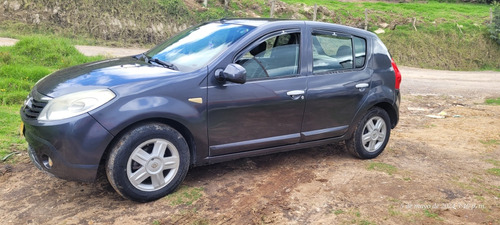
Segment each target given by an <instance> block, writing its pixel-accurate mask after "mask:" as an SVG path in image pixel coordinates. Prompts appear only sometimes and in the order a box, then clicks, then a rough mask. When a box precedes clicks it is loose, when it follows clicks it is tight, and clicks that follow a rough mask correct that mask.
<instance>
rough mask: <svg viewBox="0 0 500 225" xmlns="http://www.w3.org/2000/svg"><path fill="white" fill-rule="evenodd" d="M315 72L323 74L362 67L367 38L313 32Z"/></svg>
mask: <svg viewBox="0 0 500 225" xmlns="http://www.w3.org/2000/svg"><path fill="white" fill-rule="evenodd" d="M312 41H313V42H312V45H313V46H312V47H313V48H312V49H313V73H314V74H323V73H328V72H335V71H340V70H349V69H354V68H362V67H363V66H364V64H365V58H366V40H365V39H363V38H359V37H352V36H349V35H341V34H336V33H313V36H312Z"/></svg>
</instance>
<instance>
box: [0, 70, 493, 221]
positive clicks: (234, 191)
mask: <svg viewBox="0 0 500 225" xmlns="http://www.w3.org/2000/svg"><path fill="white" fill-rule="evenodd" d="M401 70H402V73H403V83H402V87H401V88H402V93H403V98H402V105H401V110H400V113H401V120H400V124H399V125H398V127H397V128H396V129H394V130H393V131H392V137H391V141H390V143H389V145H388V147H387V148H386V151H385V152H384V153H382V154H381V155H380V156H379V157H378V158H376V159H374V160H358V159H355V158H353V157H351V156H350V155H348V154H347V153H346V152H345V151H344V149H343V146H342V145H329V146H323V147H319V148H311V149H302V150H298V151H293V152H288V153H280V154H274V155H269V156H263V157H256V158H250V159H241V160H236V161H232V162H226V163H220V164H216V165H211V166H204V167H198V168H194V169H192V170H190V172H189V174H188V176H187V178H186V180H185V181H184V183H183V186H182V187H181V189H180V190H178V191H177V192H176V193H174V194H173V195H171V196H169V197H166V198H164V199H160V200H158V201H156V202H152V203H147V204H137V203H134V202H130V201H127V200H123V199H122V198H120V197H119V196H118V195H117V194H116V193H115V192H114V191H113V189H112V188H111V187H110V185H108V184H107V183H106V180H105V178H103V177H101V178H100V179H99V180H98V182H96V183H93V184H87V183H77V182H69V181H63V180H59V179H56V178H52V177H49V176H48V175H46V174H44V173H42V172H40V171H37V170H36V169H35V167H34V166H33V165H31V164H30V163H29V160H28V157H27V154H26V153H23V154H22V155H19V156H18V157H17V159H16V160H17V161H18V163H16V164H14V165H7V164H0V199H1V200H0V221H1V222H0V223H2V224H173V223H175V224H220V223H227V224H263V223H264V224H265V223H273V224H285V223H287V224H304V223H306V224H309V223H311V224H369V223H376V224H408V223H414V224H422V223H424V224H434V223H438V224H439V223H442V224H500V219H499V218H500V200H499V198H500V179H499V176H496V175H494V174H493V173H492V172H491V171H492V170H491V169H493V168H497V169H499V168H500V106H488V105H484V104H482V102H484V98H485V97H499V96H500V73H498V72H452V71H434V70H424V69H415V68H407V67H402V68H401ZM442 111H444V112H446V114H447V116H446V118H444V119H432V118H429V117H427V116H426V115H437V114H438V113H440V112H442ZM391 166H392V167H391Z"/></svg>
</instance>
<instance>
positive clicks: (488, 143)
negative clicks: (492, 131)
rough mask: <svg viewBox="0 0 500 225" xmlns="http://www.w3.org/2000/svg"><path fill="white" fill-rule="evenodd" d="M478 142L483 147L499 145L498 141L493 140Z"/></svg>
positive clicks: (499, 141)
mask: <svg viewBox="0 0 500 225" xmlns="http://www.w3.org/2000/svg"><path fill="white" fill-rule="evenodd" d="M479 142H481V144H483V145H498V144H500V140H495V139H491V140H486V141H483V140H480V141H479Z"/></svg>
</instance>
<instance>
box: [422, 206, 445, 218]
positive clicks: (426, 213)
mask: <svg viewBox="0 0 500 225" xmlns="http://www.w3.org/2000/svg"><path fill="white" fill-rule="evenodd" d="M424 216H425V217H428V218H432V219H436V220H442V219H441V218H440V217H439V215H438V214H437V213H434V212H432V211H429V210H428V209H426V210H424Z"/></svg>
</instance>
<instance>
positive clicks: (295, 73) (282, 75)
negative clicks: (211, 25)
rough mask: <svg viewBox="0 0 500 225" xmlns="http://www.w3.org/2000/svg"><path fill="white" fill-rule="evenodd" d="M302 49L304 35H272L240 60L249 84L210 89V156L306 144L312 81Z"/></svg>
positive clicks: (219, 85) (255, 45) (293, 32)
mask: <svg viewBox="0 0 500 225" xmlns="http://www.w3.org/2000/svg"><path fill="white" fill-rule="evenodd" d="M299 49H300V32H298V30H295V31H280V32H277V33H276V34H269V35H266V36H265V37H262V38H261V39H259V40H258V41H256V42H255V43H253V44H251V45H250V46H249V47H248V48H247V50H246V51H243V52H242V54H241V56H240V57H237V59H236V60H235V63H237V64H240V65H241V66H243V67H244V68H245V69H246V73H247V82H246V83H244V84H235V83H230V82H226V83H224V84H220V83H216V82H214V83H212V84H211V85H209V88H208V110H209V111H208V137H209V144H210V156H217V155H223V154H229V153H236V152H242V151H249V150H256V149H262V148H268V147H275V146H282V145H287V144H294V143H297V142H299V141H300V130H301V123H302V117H303V113H304V107H305V99H304V95H305V90H306V77H304V76H301V74H300V72H299V71H300V68H299V61H300V60H299V59H300V57H299V56H300V55H299Z"/></svg>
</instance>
